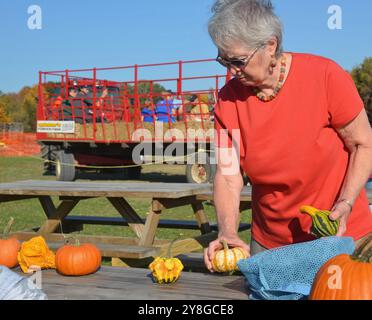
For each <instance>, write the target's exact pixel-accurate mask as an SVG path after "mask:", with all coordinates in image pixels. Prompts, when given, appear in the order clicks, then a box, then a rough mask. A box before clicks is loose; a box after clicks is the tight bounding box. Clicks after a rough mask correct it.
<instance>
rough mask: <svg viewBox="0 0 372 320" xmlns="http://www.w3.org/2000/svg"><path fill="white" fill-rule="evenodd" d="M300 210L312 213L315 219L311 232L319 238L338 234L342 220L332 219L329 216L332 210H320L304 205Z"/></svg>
mask: <svg viewBox="0 0 372 320" xmlns="http://www.w3.org/2000/svg"><path fill="white" fill-rule="evenodd" d="M300 211H301V213H305V214H308V215H310V216H311V218H312V219H313V225H312V227H311V233H312V234H313V235H314V236H316V237H317V238H323V237H331V236H335V235H336V234H337V232H338V228H339V226H340V222H339V221H332V220H331V219H330V218H329V216H330V214H331V212H330V211H326V210H318V209H316V208H314V207H311V206H303V207H301V209H300Z"/></svg>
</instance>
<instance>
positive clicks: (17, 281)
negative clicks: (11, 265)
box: [0, 266, 47, 300]
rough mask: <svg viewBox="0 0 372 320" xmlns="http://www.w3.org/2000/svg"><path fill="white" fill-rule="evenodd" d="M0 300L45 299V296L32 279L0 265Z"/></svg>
mask: <svg viewBox="0 0 372 320" xmlns="http://www.w3.org/2000/svg"><path fill="white" fill-rule="evenodd" d="M0 300H47V296H46V294H45V293H44V292H43V291H42V290H40V289H39V288H37V287H36V285H35V284H34V283H33V282H32V279H29V278H24V277H21V276H20V275H18V274H17V273H15V272H13V271H11V270H9V269H8V268H7V267H4V266H0Z"/></svg>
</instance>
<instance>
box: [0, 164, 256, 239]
mask: <svg viewBox="0 0 372 320" xmlns="http://www.w3.org/2000/svg"><path fill="white" fill-rule="evenodd" d="M42 166H43V164H42V162H41V161H40V160H38V159H37V158H27V157H14V158H0V182H2V183H4V182H13V181H20V180H55V177H51V176H48V177H46V176H43V175H42V172H43V168H42ZM184 170H185V168H184V166H163V165H155V166H146V167H144V169H143V174H142V178H141V180H142V181H151V182H169V183H172V182H186V179H185V176H184ZM97 177H98V176H97V174H87V173H86V174H84V175H83V178H84V179H79V180H78V181H89V180H90V179H95V178H97ZM100 180H101V181H103V180H105V181H112V180H115V181H116V182H118V180H117V179H115V176H112V175H108V174H106V175H103V177H102V176H101V175H100ZM53 201H54V203H55V205H57V204H58V198H56V197H54V198H53ZM128 202H129V203H130V204H131V205H132V207H133V208H134V209H135V210H136V211H137V212H138V213H139V215H140V216H141V217H143V218H144V217H146V215H147V212H148V211H149V207H150V199H141V200H139V199H128ZM204 208H205V212H206V214H207V216H208V218H209V220H210V221H216V216H215V210H214V207H213V206H210V205H207V204H206V205H205V206H204ZM71 214H72V215H88V216H104V217H117V216H119V214H118V213H117V211H116V210H115V209H114V208H113V207H112V205H111V204H110V203H109V202H108V201H107V200H106V199H103V198H102V199H90V200H86V201H82V202H80V203H79V204H78V206H77V207H76V208H75V209H74V210H73V211H72V212H71ZM10 217H14V218H15V223H14V225H13V230H12V231H22V230H30V229H32V228H34V227H37V226H40V225H41V224H42V223H43V222H44V221H45V219H46V217H45V214H44V212H43V210H42V207H41V205H40V203H39V201H38V200H37V199H32V200H24V201H16V202H9V203H2V204H0V229H3V228H4V226H5V225H6V223H7V221H8V220H9V218H10ZM162 219H175V220H194V219H195V218H194V214H193V211H192V208H191V206H184V207H180V208H176V209H170V210H165V211H164V213H163V214H162ZM250 221H251V213H250V211H244V212H243V213H242V222H246V223H248V222H250ZM80 234H85V235H111V236H124V237H134V236H135V234H134V232H132V231H131V230H130V228H129V227H112V226H88V225H87V226H85V227H84V230H83V231H82V232H80ZM199 234H200V232H198V231H195V230H175V229H158V231H157V234H156V237H157V238H158V239H174V238H176V237H178V236H181V237H182V238H187V237H193V236H197V235H199ZM240 236H241V237H242V239H243V240H245V241H247V242H248V241H250V231H245V232H242V233H241V234H240Z"/></svg>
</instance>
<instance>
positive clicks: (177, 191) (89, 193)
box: [0, 180, 211, 199]
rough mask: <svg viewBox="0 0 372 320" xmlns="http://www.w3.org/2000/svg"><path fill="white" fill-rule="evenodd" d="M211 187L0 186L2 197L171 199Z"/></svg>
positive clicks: (39, 183) (52, 183) (115, 184)
mask: <svg viewBox="0 0 372 320" xmlns="http://www.w3.org/2000/svg"><path fill="white" fill-rule="evenodd" d="M210 188H211V186H210V185H209V184H205V185H199V184H189V183H130V182H121V183H120V182H110V183H107V182H64V181H47V180H45V181H38V180H27V181H18V182H12V183H3V184H0V196H7V195H18V196H35V197H37V196H62V197H63V196H67V197H78V196H80V197H136V198H171V199H177V198H182V197H188V196H193V195H197V194H201V193H203V192H209V190H210Z"/></svg>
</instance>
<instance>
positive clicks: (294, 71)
mask: <svg viewBox="0 0 372 320" xmlns="http://www.w3.org/2000/svg"><path fill="white" fill-rule="evenodd" d="M292 56H293V60H292V61H293V62H292V65H291V70H290V73H289V75H288V78H287V80H286V82H285V84H284V86H283V88H282V90H281V91H280V92H279V94H278V96H277V97H276V98H275V99H274V100H273V101H271V102H267V103H265V102H261V101H260V100H258V98H257V97H256V96H255V95H254V94H253V93H252V91H251V89H250V88H248V87H245V86H244V85H242V84H241V83H240V82H239V81H238V80H236V79H233V80H231V81H230V82H229V83H228V84H227V85H226V86H225V87H224V88H223V89H222V90H221V92H220V97H219V103H218V104H217V105H216V109H215V129H216V130H217V138H216V139H215V142H216V146H217V147H221V148H223V147H231V146H232V144H233V143H234V144H235V146H238V145H239V146H240V163H241V166H242V168H243V170H244V171H245V173H246V174H247V175H248V177H249V178H250V180H251V182H252V187H253V194H252V197H253V203H252V205H253V227H252V236H253V238H254V239H255V240H256V241H257V242H259V243H260V244H261V245H263V246H265V247H267V248H276V247H280V246H283V245H288V244H292V243H299V242H304V241H308V240H313V239H314V238H313V237H312V236H311V235H309V234H308V232H309V230H310V227H311V224H312V221H311V219H310V217H308V216H307V215H304V214H301V213H300V211H299V208H300V207H301V206H302V205H312V206H314V207H317V208H320V209H328V210H329V209H331V208H332V206H333V205H334V203H335V201H337V199H338V196H339V193H340V190H341V187H342V184H343V181H344V179H345V175H346V173H347V167H348V162H349V154H348V152H347V149H346V148H345V146H344V143H343V141H342V139H341V138H340V137H339V135H338V134H337V132H336V130H335V129H337V128H340V127H343V126H345V125H346V124H348V123H349V122H351V121H352V120H353V119H355V118H356V117H357V116H358V115H359V114H360V112H361V111H362V109H363V107H364V106H363V102H362V100H361V98H360V96H359V94H358V92H357V90H356V87H355V84H354V82H353V80H352V78H351V77H350V75H349V74H348V73H347V72H346V71H344V70H343V69H342V68H341V67H340V66H338V65H337V64H336V63H335V62H333V61H331V60H329V59H326V58H322V57H318V56H314V55H309V54H299V53H293V54H292ZM233 129H239V130H240V137H239V138H240V142H239V141H235V142H232V141H233V140H232V130H233ZM225 130H227V131H226V132H227V133H228V134H227V135H228V139H227V140H226V139H221V140H220V139H219V135H218V132H221V131H224V132H225ZM235 137H236V136H235ZM234 140H236V139H234ZM238 140H239V139H238ZM223 141H228V142H227V143H226V142H225V143H224V142H223ZM370 231H372V214H371V212H370V209H369V205H368V199H367V195H366V192H365V191H363V192H362V193H361V194H360V196H359V197H358V199H357V201H356V203H355V206H354V209H353V212H352V214H351V216H350V219H349V222H348V226H347V234H346V236H352V237H354V239H359V238H361V237H363V236H365V235H366V234H367V233H368V232H370Z"/></svg>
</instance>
